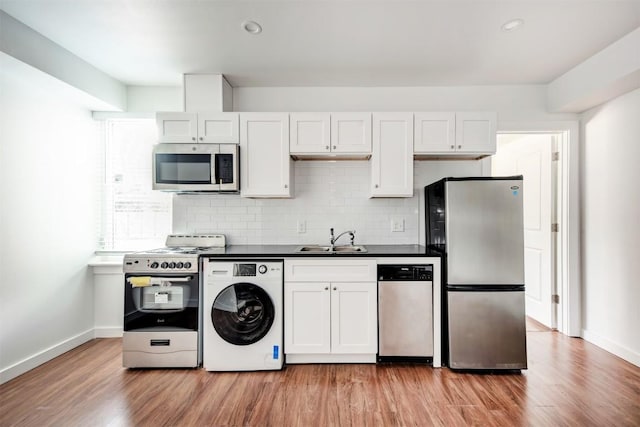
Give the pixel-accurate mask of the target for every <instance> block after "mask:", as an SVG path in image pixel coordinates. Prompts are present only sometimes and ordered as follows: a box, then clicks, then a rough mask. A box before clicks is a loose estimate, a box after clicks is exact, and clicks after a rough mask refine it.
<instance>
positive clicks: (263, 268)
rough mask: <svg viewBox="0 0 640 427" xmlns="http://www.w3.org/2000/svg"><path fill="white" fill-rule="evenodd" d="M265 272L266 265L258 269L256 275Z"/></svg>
mask: <svg viewBox="0 0 640 427" xmlns="http://www.w3.org/2000/svg"><path fill="white" fill-rule="evenodd" d="M266 272H267V266H266V265H264V264H263V265H261V266H260V267H258V273H260V274H264V273H266Z"/></svg>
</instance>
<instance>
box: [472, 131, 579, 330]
mask: <svg viewBox="0 0 640 427" xmlns="http://www.w3.org/2000/svg"><path fill="white" fill-rule="evenodd" d="M579 129H580V126H579V122H577V121H513V122H510V121H503V122H500V123H499V124H498V135H503V134H553V135H555V139H556V143H557V152H558V153H559V160H558V161H557V162H555V163H556V164H557V179H556V182H557V186H556V187H555V190H556V200H557V206H556V212H557V221H556V222H557V224H558V232H557V233H556V236H555V240H556V241H557V245H556V247H555V254H554V261H555V280H556V295H558V297H557V299H556V301H559V303H558V304H555V307H556V310H555V311H556V313H557V316H556V323H557V329H558V331H560V332H562V333H563V334H566V335H569V336H572V337H579V336H581V334H582V321H581V292H580V289H581V286H580V199H579V187H580V186H579V181H580V150H579V148H580V144H579V140H580V139H579ZM492 159H493V157H488V158H487V162H486V163H485V164H484V165H483V171H484V173H485V174H486V175H491V172H490V171H491V163H492Z"/></svg>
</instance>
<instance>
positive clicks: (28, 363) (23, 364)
mask: <svg viewBox="0 0 640 427" xmlns="http://www.w3.org/2000/svg"><path fill="white" fill-rule="evenodd" d="M93 337H94V330H93V329H89V330H88V331H85V332H83V333H81V334H79V335H76V336H74V337H71V338H69V339H67V340H65V341H62V342H61V343H58V344H56V345H54V346H51V347H49V348H47V349H45V350H42V351H41V352H39V353H36V354H34V355H32V356H29V357H27V358H26V359H24V360H21V361H20V362H18V363H15V364H13V365H11V366H8V367H6V368H4V369H2V370H0V384H4V383H6V382H7V381H10V380H12V379H14V378H15V377H17V376H19V375H22V374H24V373H25V372H27V371H30V370H31V369H33V368H36V367H38V366H40V365H42V364H43V363H45V362H48V361H49V360H51V359H54V358H56V357H58V356H60V355H61V354H63V353H66V352H67V351H69V350H71V349H74V348H76V347H78V346H79V345H81V344H84V343H86V342H87V341H91V340H92V339H93Z"/></svg>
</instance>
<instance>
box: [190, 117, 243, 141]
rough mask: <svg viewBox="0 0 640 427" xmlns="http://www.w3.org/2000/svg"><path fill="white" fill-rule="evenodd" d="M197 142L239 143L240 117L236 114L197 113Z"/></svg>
mask: <svg viewBox="0 0 640 427" xmlns="http://www.w3.org/2000/svg"><path fill="white" fill-rule="evenodd" d="M198 142H204V143H216V144H219V143H225V144H237V143H239V142H240V115H239V114H238V113H198Z"/></svg>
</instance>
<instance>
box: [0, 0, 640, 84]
mask: <svg viewBox="0 0 640 427" xmlns="http://www.w3.org/2000/svg"><path fill="white" fill-rule="evenodd" d="M0 9H3V10H4V11H5V12H7V13H8V14H10V15H12V16H13V17H14V18H16V19H18V20H19V21H21V22H23V23H24V24H26V25H28V26H30V27H31V28H33V29H34V30H36V31H38V32H39V33H41V34H43V35H44V36H46V37H48V38H50V39H51V40H53V41H54V42H56V43H58V44H59V45H61V46H63V47H64V48H66V49H68V50H70V51H71V52H73V53H74V54H76V55H78V56H79V57H81V58H83V59H84V60H86V61H87V62H89V63H91V64H93V65H94V66H95V67H97V68H99V69H100V70H102V71H104V72H105V73H107V74H109V75H111V76H112V77H114V78H116V79H118V80H120V81H122V82H123V83H126V84H129V85H179V84H180V83H181V76H182V74H183V73H222V74H224V75H225V76H226V77H227V79H228V80H229V82H230V83H231V84H232V85H233V86H436V85H490V84H545V83H548V82H550V81H552V80H553V79H555V78H557V77H559V76H560V75H562V74H563V73H565V72H566V71H568V70H569V69H571V68H572V67H574V66H575V65H577V64H579V63H580V62H582V61H583V60H585V59H586V58H588V57H590V56H591V55H593V54H594V53H596V52H598V51H600V50H601V49H603V48H605V47H606V46H608V45H609V44H611V43H613V42H614V41H616V40H618V39H619V38H621V37H622V36H624V35H625V34H627V33H629V32H630V31H632V30H634V29H635V28H638V27H640V0H493V1H485V0H475V1H473V0H421V1H403V0H378V1H370V0H333V1H331V0H328V1H316V0H289V1H268V0H246V1H245V0H0ZM513 18H521V19H524V21H525V24H524V26H523V27H522V28H520V29H519V30H516V31H513V32H510V33H507V32H504V31H501V29H500V27H501V25H502V24H503V23H504V22H506V21H507V20H510V19H513ZM247 19H252V20H255V21H257V22H259V23H260V24H261V25H262V27H263V32H262V34H260V35H251V34H248V33H246V32H244V30H242V28H241V23H242V22H243V21H245V20H247Z"/></svg>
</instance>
